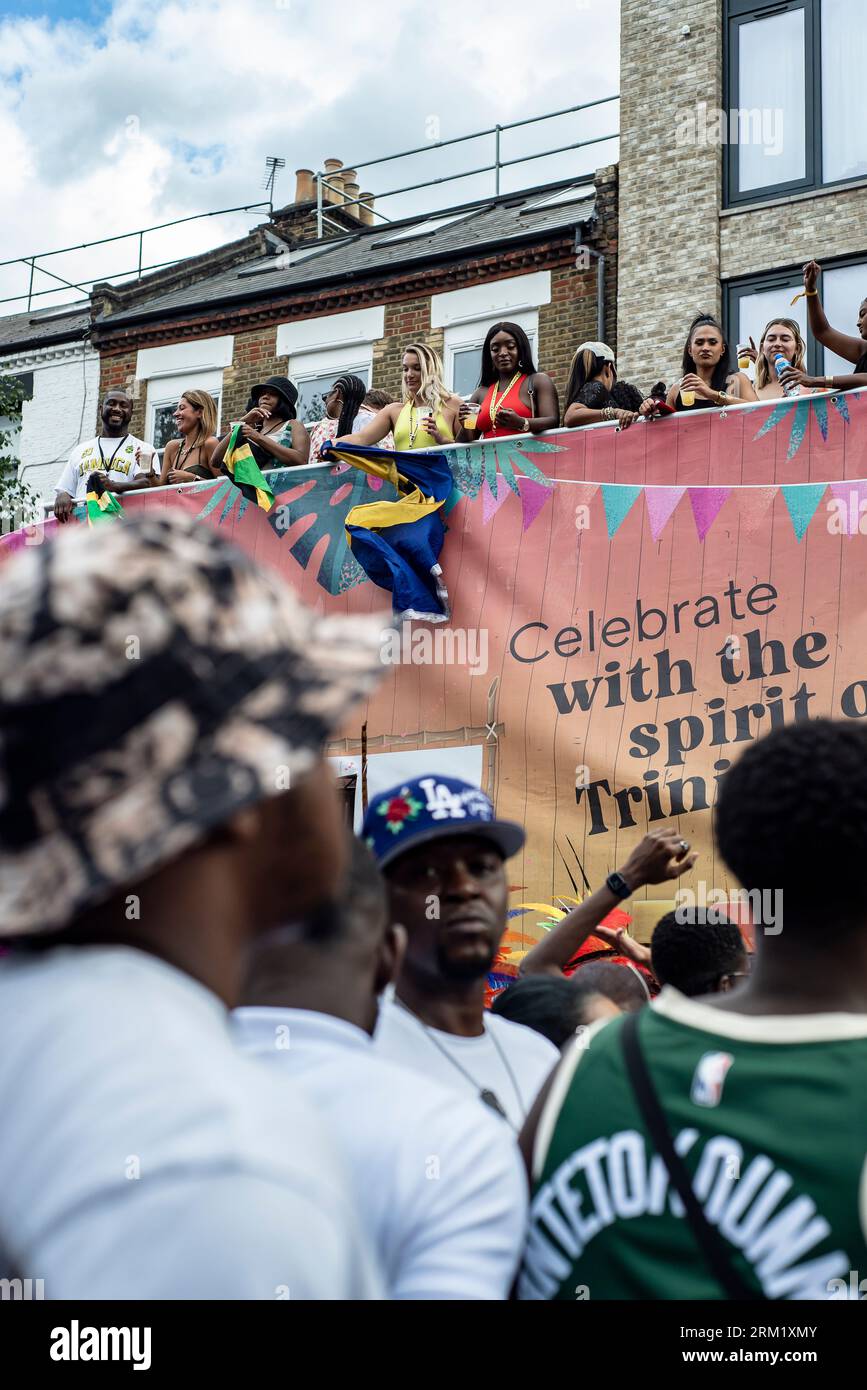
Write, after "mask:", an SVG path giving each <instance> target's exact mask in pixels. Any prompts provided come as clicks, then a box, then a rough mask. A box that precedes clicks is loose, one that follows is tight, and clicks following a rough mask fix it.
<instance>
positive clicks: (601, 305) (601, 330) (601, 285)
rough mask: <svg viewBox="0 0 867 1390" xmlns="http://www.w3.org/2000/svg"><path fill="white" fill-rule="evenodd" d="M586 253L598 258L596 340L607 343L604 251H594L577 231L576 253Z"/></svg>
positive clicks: (578, 230) (578, 229)
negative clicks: (586, 244)
mask: <svg viewBox="0 0 867 1390" xmlns="http://www.w3.org/2000/svg"><path fill="white" fill-rule="evenodd" d="M579 251H586V252H587V253H588V254H589V255H591V256H595V257H596V340H597V342H600V343H604V342H605V256H604V254H603V252H602V251H594V249H593V247H592V246H585V245H584V243H583V241H582V240H581V231H580V228H577V227H576V229H575V253H576V255H577V253H578V252H579Z"/></svg>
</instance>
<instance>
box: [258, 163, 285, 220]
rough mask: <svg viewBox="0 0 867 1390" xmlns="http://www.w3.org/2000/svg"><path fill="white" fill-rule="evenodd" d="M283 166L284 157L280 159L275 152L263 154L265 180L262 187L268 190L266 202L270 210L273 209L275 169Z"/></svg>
mask: <svg viewBox="0 0 867 1390" xmlns="http://www.w3.org/2000/svg"><path fill="white" fill-rule="evenodd" d="M285 168H286V160H285V159H280V158H278V156H277V155H275V154H269V155H266V156H265V182H264V185H263V187H264V188H266V189H267V191H268V204H269V207H270V210H271V212H273V211H274V181H275V180H276V178H277V170H278V169H285Z"/></svg>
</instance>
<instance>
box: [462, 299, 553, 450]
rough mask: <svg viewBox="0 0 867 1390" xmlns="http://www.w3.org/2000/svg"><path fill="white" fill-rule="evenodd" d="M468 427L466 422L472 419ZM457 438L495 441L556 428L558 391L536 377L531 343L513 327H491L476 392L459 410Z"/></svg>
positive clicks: (541, 375) (548, 381)
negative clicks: (503, 436) (459, 422)
mask: <svg viewBox="0 0 867 1390" xmlns="http://www.w3.org/2000/svg"><path fill="white" fill-rule="evenodd" d="M473 417H476V418H475V421H474V424H473V426H472V427H470V426H469V425H468V424H467V423H466V421H467V420H473ZM460 421H461V431H460V435H459V438H460V439H462V440H471V439H496V438H499V437H500V436H502V435H505V434H526V433H531V434H541V432H542V430H555V429H556V428H557V426H558V425H559V423H560V402H559V401H558V399H557V388H556V386H555V385H554V383H553V381H552V380H551V378H550V377H549V376H548V375H547V373H546V372H537V371H536V367H535V365H534V363H533V353H532V349H531V347H530V342H529V339H528V338H527V335H526V333H525V332H524V330H523V328H519V327H518V325H517V324H516V323H495V324H494V326H493V328H490V329H489V330H488V335H487V337H486V338H485V344H484V347H483V348H482V373H481V379H480V381H479V385H478V388H477V390H475V391H474V392H473V394H472V396H471V398H470V400H469V401H464V402H463V403H462V405H461V408H460Z"/></svg>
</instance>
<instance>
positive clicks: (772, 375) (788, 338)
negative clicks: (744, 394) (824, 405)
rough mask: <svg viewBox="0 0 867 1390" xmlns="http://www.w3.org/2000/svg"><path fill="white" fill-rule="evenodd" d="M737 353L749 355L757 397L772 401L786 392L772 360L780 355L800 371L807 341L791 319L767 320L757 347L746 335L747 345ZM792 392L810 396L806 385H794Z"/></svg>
mask: <svg viewBox="0 0 867 1390" xmlns="http://www.w3.org/2000/svg"><path fill="white" fill-rule="evenodd" d="M741 353H742V355H743V356H745V357H751V358H752V360H753V361H754V362H755V364H756V385H755V392H756V395H757V396H758V398H759V400H760V401H775V400H779V399H780V398H781V397H782V396H785V394H786V393H785V391H784V390H783V383H782V382H781V381H780V379H779V377H778V376H777V369H776V367H775V366H774V359H775V358H776V357H778V356H779V355H780V354H782V356H783V357H785V359H786V361H787V362H788V364H789V366H790V367H794V368H795V370H796V371H798V372H802V371H804V370H805V367H804V360H805V357H806V354H807V344H806V343H805V342H804V339H803V338H802V337H801V326H800V324H799V323H797V321H796V320H795V319H771V321H770V323H768V324H766V326H765V330H764V332H763V333H762V336H761V338H760V339H759V346H758V348H756V345H755V343H754V342H753V340H752V338H750V346H749V347H748V348H741ZM793 394H794V395H797V396H811V395H812V394H813V390H812V388H811V387H809V386H798V387H797V388H796V389H795V391H794V392H793Z"/></svg>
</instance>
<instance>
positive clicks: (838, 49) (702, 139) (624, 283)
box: [618, 0, 867, 382]
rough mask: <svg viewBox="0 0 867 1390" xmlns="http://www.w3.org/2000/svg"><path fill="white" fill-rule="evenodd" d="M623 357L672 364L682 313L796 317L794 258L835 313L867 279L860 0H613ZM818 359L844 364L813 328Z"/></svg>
mask: <svg viewBox="0 0 867 1390" xmlns="http://www.w3.org/2000/svg"><path fill="white" fill-rule="evenodd" d="M620 25H621V39H620V90H621V103H620V131H621V138H620V165H619V170H620V219H619V221H620V237H619V243H620V244H619V256H618V338H619V366H620V368H621V370H622V371H623V372H624V373H625V374H626V375H632V376H634V377H635V378H636V379H639V380H643V381H645V382H646V381H647V380H649V379H651V378H653V377H654V376H663V377H664V378H665V380H666V381H671V380H672V379H673V378H674V377H675V376H678V375H679V374H680V365H679V364H680V355H681V352H682V350H683V343H684V340H685V337H686V330H687V328H688V325H689V322H690V320H691V318H692V317H693V315H694V314H695V313H698V312H702V311H709V312H711V313H716V314H718V315H720V314H721V315H722V319H723V323H724V324H725V326H726V328H727V330H728V334H729V337H730V339H731V340H732V341H733V342H734V341H736V340H737V341H743V340H744V339H745V338H746V337H748V336H749V335H750V334H752V336H753V337H754V338H755V339H756V340H757V341H758V336H759V334H760V333H761V331H762V329H763V327H764V325H765V323H766V322H767V321H768V320H769V319H770V318H771V317H772V316H773V315H775V314H780V315H783V316H785V317H787V318H796V319H798V320H799V322H800V323H801V325H802V328H804V327H805V326H806V308H805V301H804V300H803V299H801V300H799V301H798V303H797V305H796V306H794V307H792V305H791V299H792V297H793V295H794V294H795V293H797V291H798V289H799V288H801V287H802V266H803V264H804V262H805V261H807V260H810V259H811V258H815V259H817V260H818V261H819V262H820V264H821V265H822V268H823V275H822V279H821V281H820V293H821V294H822V298H823V302H824V305H825V310H826V312H827V315H828V318H829V320H830V321H831V323H832V324H833V325H834V326H835V327H838V328H840V329H842V330H843V331H844V332H847V333H854V332H855V315H856V311H857V307H858V304H859V303H860V302H861V300H862V299H863V298H864V295H865V294H867V136H865V134H864V121H863V102H862V90H863V58H864V54H865V51H867V49H865V45H867V5H865V4H864V0H654V3H653V4H648V2H647V0H621V18H620ZM808 368H809V369H810V370H811V371H813V372H821V373H824V372H837V371H846V370H849V371H851V365H844V364H843V363H841V361H840V359H839V358H836V357H835V356H834V354H833V353H826V352H824V351H823V350H822V349H820V348H819V346H818V344H816V343H813V342H810V345H809V356H808Z"/></svg>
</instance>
